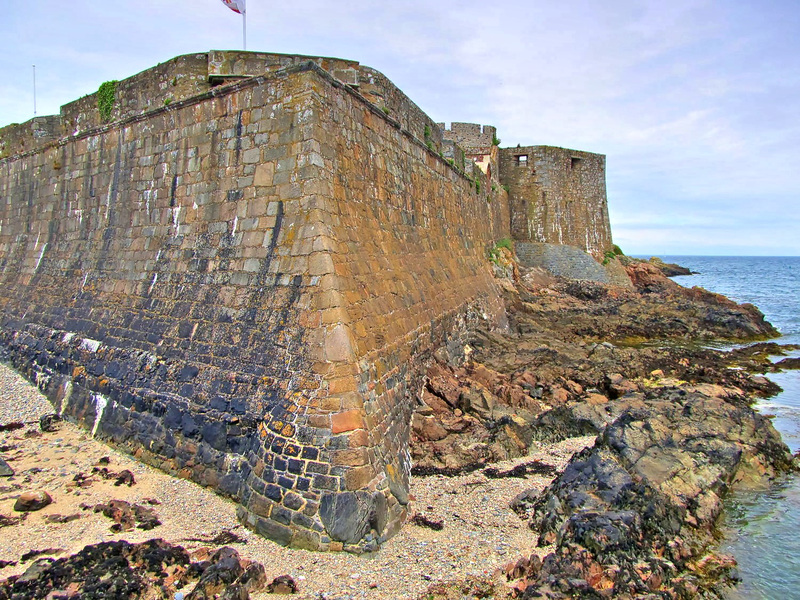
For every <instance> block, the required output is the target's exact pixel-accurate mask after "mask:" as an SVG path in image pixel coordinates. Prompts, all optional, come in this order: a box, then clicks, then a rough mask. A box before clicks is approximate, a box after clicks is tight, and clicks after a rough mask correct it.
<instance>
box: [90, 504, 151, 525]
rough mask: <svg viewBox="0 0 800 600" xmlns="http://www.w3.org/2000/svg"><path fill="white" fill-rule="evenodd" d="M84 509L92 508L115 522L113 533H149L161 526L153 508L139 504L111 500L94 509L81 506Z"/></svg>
mask: <svg viewBox="0 0 800 600" xmlns="http://www.w3.org/2000/svg"><path fill="white" fill-rule="evenodd" d="M81 507H82V508H84V509H88V508H91V509H93V510H94V512H102V513H103V515H104V516H106V517H108V518H109V519H111V520H112V521H114V525H112V526H111V531H114V532H120V531H131V530H132V529H134V528H137V529H142V530H144V531H149V530H151V529H154V528H156V527H158V526H159V525H161V521H159V520H158V516H157V515H156V513H155V511H154V510H153V509H152V508H147V507H145V506H141V505H139V504H130V503H129V502H126V501H124V500H110V501H109V502H108V503H105V504H97V505H95V506H93V507H91V506H85V505H81Z"/></svg>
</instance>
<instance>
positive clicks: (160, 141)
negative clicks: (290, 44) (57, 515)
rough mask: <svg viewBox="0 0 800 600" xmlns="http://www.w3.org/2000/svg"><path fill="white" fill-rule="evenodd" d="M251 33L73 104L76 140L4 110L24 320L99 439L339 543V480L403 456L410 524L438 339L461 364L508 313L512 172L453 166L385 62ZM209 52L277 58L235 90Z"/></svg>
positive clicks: (33, 371) (30, 359) (269, 527)
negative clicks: (328, 524)
mask: <svg viewBox="0 0 800 600" xmlns="http://www.w3.org/2000/svg"><path fill="white" fill-rule="evenodd" d="M234 54H235V55H236V57H237V58H236V59H235V60H234V59H233V58H231V56H232V55H230V56H229V55H228V54H226V53H217V52H212V53H209V54H208V55H192V56H190V57H183V58H181V59H176V60H175V61H170V63H169V64H165V65H164V66H160V67H158V68H157V69H155V70H153V71H152V72H145V73H142V74H140V75H137V76H135V77H133V78H130V79H128V80H125V81H123V82H120V83H119V84H118V88H117V90H118V94H119V96H118V99H119V100H120V102H119V105H118V106H116V107H115V109H114V111H113V114H112V115H111V119H112V121H111V122H110V123H107V124H106V123H102V120H101V119H100V118H99V115H98V114H97V109H96V98H93V97H88V98H87V99H85V100H81V101H78V102H77V103H73V104H71V105H69V106H67V107H65V108H64V110H63V111H62V117H61V118H62V120H63V122H62V123H61V125H62V126H63V127H65V129H62V131H61V133H62V134H64V133H68V134H69V135H66V136H62V137H61V138H60V140H59V142H58V145H51V146H47V145H46V143H44V144H42V143H39V142H36V143H33V144H29V145H27V146H25V151H24V152H21V151H20V149H21V148H22V146H23V145H24V144H23V143H27V140H28V138H27V137H26V136H27V133H26V132H27V129H25V128H24V127H23V128H16V127H13V128H11V129H4V130H2V131H0V138H2V140H8V139H10V140H11V142H10V146H5V147H6V148H9V151H8V153H7V154H6V155H4V157H3V158H2V159H0V163H1V164H0V169H1V170H2V177H0V197H2V198H4V199H7V200H8V202H3V203H0V224H2V228H1V229H0V296H1V297H0V306H2V314H1V315H0V340H2V343H3V345H4V346H5V347H7V348H8V351H9V358H10V361H11V362H12V363H13V364H14V365H15V366H16V367H17V368H18V369H19V370H20V371H22V372H24V373H25V374H26V375H27V376H28V377H30V378H31V379H34V380H36V382H37V384H38V385H39V387H40V388H41V389H42V390H43V391H44V392H45V393H46V394H47V395H48V396H49V397H50V399H51V400H52V401H53V403H54V405H55V407H56V409H57V410H58V411H59V412H63V414H65V415H66V416H68V417H69V418H70V419H75V420H77V421H78V422H79V423H81V424H83V425H84V426H85V427H87V428H88V429H89V430H91V431H92V432H93V434H94V435H97V436H99V437H102V438H104V439H106V440H108V441H110V442H112V443H116V444H117V445H119V446H121V447H122V448H124V449H127V450H129V451H130V452H134V453H136V456H137V457H140V458H141V459H142V460H145V461H147V462H150V463H152V464H155V465H157V466H159V467H161V468H165V469H168V470H169V471H171V472H173V473H175V474H178V475H179V476H181V477H187V478H191V479H193V480H195V481H198V482H200V483H202V484H203V485H208V486H212V487H214V488H216V489H217V490H219V491H221V492H222V493H225V494H227V495H230V496H232V497H233V498H234V499H236V500H237V501H239V502H242V503H243V505H244V509H243V510H242V511H240V513H239V514H240V515H241V517H242V519H243V520H244V522H245V523H247V524H248V526H250V527H253V528H255V529H256V530H258V531H260V532H262V533H264V534H266V535H270V536H272V537H273V538H274V539H276V540H277V541H279V542H280V543H284V544H294V545H300V546H302V547H309V546H310V545H312V544H314V543H316V544H317V545H318V547H321V548H322V549H325V547H326V543H327V542H324V541H323V540H324V539H325V538H327V537H331V536H328V535H323V534H324V533H325V532H324V524H323V523H322V519H321V517H320V515H319V514H318V513H317V506H318V501H319V498H320V496H322V495H330V494H337V493H340V492H343V491H345V490H347V491H355V490H357V489H361V488H363V487H364V486H372V485H373V483H374V484H375V485H379V482H380V481H382V474H383V473H387V474H389V473H391V475H389V476H388V479H389V481H390V483H389V485H388V487H387V486H386V485H383V486H382V487H380V486H379V487H378V489H379V490H380V492H379V493H381V494H383V495H385V496H387V497H388V496H389V495H393V496H394V497H395V498H397V499H398V500H399V502H391V503H389V506H388V507H387V508H386V511H387V512H388V517H387V518H388V522H389V525H387V526H386V530H387V531H394V530H396V527H395V525H399V524H400V523H402V522H403V520H404V516H405V508H404V506H405V504H407V501H408V498H407V496H408V490H407V487H408V477H409V471H410V464H409V462H408V459H407V456H408V445H409V438H410V430H411V425H410V423H411V407H412V406H413V396H414V394H415V393H416V391H417V389H419V388H418V387H417V383H418V382H419V381H420V380H421V375H420V374H419V373H417V371H416V365H414V364H413V359H414V358H415V357H416V356H420V355H424V354H426V353H432V352H434V351H435V350H436V349H437V348H444V349H446V353H447V354H448V355H449V356H451V357H453V358H454V359H456V360H460V359H461V358H463V348H464V346H465V344H466V342H467V339H468V332H469V331H470V330H471V329H473V328H474V326H475V325H476V324H477V323H479V322H484V321H485V322H487V323H493V324H500V323H502V310H503V309H502V303H501V300H500V297H499V294H498V288H497V286H496V284H495V281H494V280H493V277H492V272H491V269H490V267H489V265H488V263H487V261H486V259H485V257H486V249H487V248H488V247H490V246H491V245H492V244H493V243H494V242H495V241H496V240H498V239H501V238H503V237H506V236H507V235H508V222H509V217H508V200H507V193H506V192H505V191H504V190H503V189H502V187H501V186H499V185H492V184H490V182H489V180H488V179H487V178H486V177H483V179H481V178H480V177H481V176H478V175H476V176H471V177H466V176H465V175H464V174H463V173H462V172H460V171H458V170H455V169H454V168H453V167H452V166H451V165H449V164H448V163H447V161H445V160H444V159H443V158H442V157H441V156H440V155H439V153H438V150H439V148H440V146H441V141H442V137H441V132H440V131H439V130H438V128H437V127H436V126H435V124H434V123H433V122H432V121H431V120H430V119H429V118H428V117H427V115H425V114H424V113H422V112H421V111H420V110H419V109H418V108H417V107H416V106H415V105H414V103H413V102H411V101H410V100H409V99H408V98H407V97H406V96H405V95H404V94H403V93H402V92H401V91H400V90H398V89H397V88H396V87H395V86H394V85H393V84H392V83H391V82H390V81H389V80H387V79H386V78H385V77H383V76H382V75H381V74H380V73H377V72H376V71H374V70H371V69H369V68H367V67H361V66H360V65H358V63H356V62H354V61H340V60H338V59H324V58H319V59H309V58H308V57H305V58H303V57H279V56H277V55H269V54H260V53H244V54H242V53H234ZM229 59H230V60H229ZM204 61H205V62H204ZM225 65H228V66H225ZM181 66H184V67H185V68H186V69H188V70H189V71H191V76H190V77H189V76H187V78H186V81H184V79H183V78H182V79H181V85H179V86H172V87H170V86H166V87H164V86H163V84H164V82H165V81H167V82H168V81H169V78H167V79H166V80H165V79H164V78H165V77H167V74H168V73H171V72H174V70H175V69H179V68H181ZM203 68H205V77H208V76H211V77H214V78H219V79H218V80H215V82H214V83H217V82H219V81H225V79H226V78H227V77H229V76H232V73H233V72H234V71H235V73H233V74H234V75H236V76H238V75H240V74H241V73H240V72H239V71H242V70H243V72H247V73H250V74H258V75H259V77H254V78H250V79H245V80H241V79H237V80H236V81H235V82H234V83H231V84H230V85H227V86H219V87H215V88H214V89H213V92H212V91H211V82H210V81H208V80H204V79H203V75H202V74H201V73H202V72H203ZM212 73H213V75H212ZM331 73H333V74H334V76H331ZM340 76H341V77H345V78H346V79H347V80H348V81H352V82H356V83H358V84H359V86H360V87H359V93H356V92H354V91H353V90H352V89H351V88H348V87H345V86H342V85H341V80H339V79H336V78H338V77H340ZM334 77H336V78H334ZM164 90H169V91H170V93H172V94H174V96H172V97H170V102H168V103H167V104H168V106H165V103H164V100H165V96H164V94H165V93H166V92H165V91H164ZM150 96H152V98H151V97H150ZM133 98H135V99H136V101H137V104H136V106H137V109H136V110H135V111H133V112H132V109H131V108H130V106H132V104H131V105H129V104H128V103H127V100H131V99H133ZM159 98H160V101H158V99H159ZM365 98H366V99H367V100H368V101H365ZM383 108H387V109H389V110H390V111H391V113H392V115H393V118H391V119H390V118H388V117H387V116H386V114H385V113H384V111H383V110H382V109H383ZM142 111H144V112H142ZM67 121H69V124H67ZM398 124H399V125H398ZM40 125H41V126H42V127H44V126H45V125H46V126H48V127H50V126H52V129H53V131H52V132H51V133H52V134H53V135H54V136H56V137H59V136H58V133H59V132H58V127H57V125H58V124H57V123H56V122H55V121H53V122H50V121H48V122H46V123H45V122H44V121H42V122H40ZM398 126H399V129H398ZM41 139H42V140H44V141H46V140H45V137H41ZM49 139H53V138H52V137H51V138H49ZM143 140H146V143H145V142H143ZM370 148H378V149H380V153H379V154H380V160H376V159H375V156H377V155H376V154H375V153H374V152H373V151H368V150H367V149H370ZM56 165H57V166H56ZM476 177H478V178H479V179H480V181H481V186H482V187H481V190H480V191H479V190H478V189H476V184H475V178H476ZM54 190H55V191H54ZM101 190H102V193H101ZM29 200H30V202H29ZM31 231H38V232H41V235H40V236H38V237H36V236H34V237H31V236H30V235H28V232H31ZM454 232H460V233H457V234H454ZM350 448H360V449H362V450H363V451H362V452H361V453H360V454H359V456H357V457H355V458H352V459H351V460H349V461H348V462H347V463H344V462H339V463H338V464H335V465H334V461H333V457H334V456H342V455H341V454H337V453H339V452H341V451H342V450H344V449H350ZM365 463H366V464H365ZM370 489H372V488H370ZM370 493H371V492H370ZM298 497H299V498H301V499H302V501H301V502H300V503H299V504H298V502H297V500H296V499H297V498H298ZM376 502H378V501H376ZM365 517H366V518H368V517H369V515H365ZM382 518H383V517H381V519H382ZM381 529H383V528H381ZM347 538H348V539H349V540H351V542H352V543H353V544H358V543H360V542H359V541H358V540H353V539H352V538H351V537H350V536H349V535H348V536H347ZM367 543H369V542H367V541H363V544H365V545H366V544H367Z"/></svg>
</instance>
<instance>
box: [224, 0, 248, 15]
mask: <svg viewBox="0 0 800 600" xmlns="http://www.w3.org/2000/svg"><path fill="white" fill-rule="evenodd" d="M244 2H245V0H222V3H223V4H224V5H225V6H227V7H228V8H230V9H231V10H232V11H233V12H236V13H239V14H240V15H243V14H244V13H245V10H244Z"/></svg>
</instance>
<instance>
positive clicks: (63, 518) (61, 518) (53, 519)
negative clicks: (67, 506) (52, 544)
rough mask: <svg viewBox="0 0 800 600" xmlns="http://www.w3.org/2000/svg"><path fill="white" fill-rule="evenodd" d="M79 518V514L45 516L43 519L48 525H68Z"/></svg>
mask: <svg viewBox="0 0 800 600" xmlns="http://www.w3.org/2000/svg"><path fill="white" fill-rule="evenodd" d="M80 518H81V515H80V513H76V514H72V515H57V514H56V515H47V516H46V517H45V519H44V520H45V521H47V522H48V523H69V522H70V521H76V520H78V519H80Z"/></svg>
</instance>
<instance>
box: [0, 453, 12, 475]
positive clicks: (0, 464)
mask: <svg viewBox="0 0 800 600" xmlns="http://www.w3.org/2000/svg"><path fill="white" fill-rule="evenodd" d="M13 475H14V469H12V468H11V467H10V466H9V464H8V463H7V462H6V461H5V460H3V457H2V456H0V477H11V476H13Z"/></svg>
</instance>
